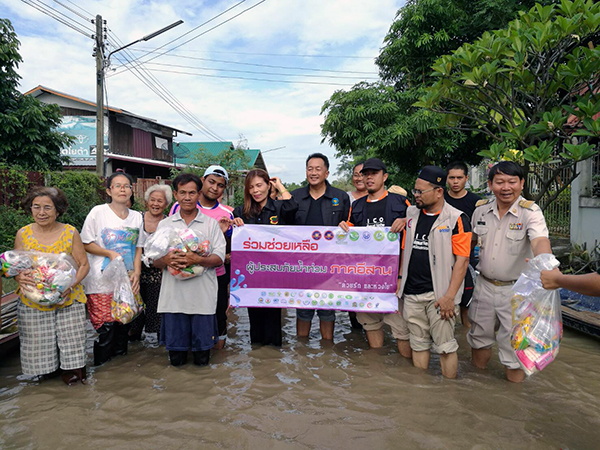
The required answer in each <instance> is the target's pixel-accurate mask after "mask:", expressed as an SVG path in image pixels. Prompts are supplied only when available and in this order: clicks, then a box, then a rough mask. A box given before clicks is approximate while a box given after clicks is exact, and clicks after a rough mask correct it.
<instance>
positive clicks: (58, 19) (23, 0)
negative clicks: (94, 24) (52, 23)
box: [21, 0, 92, 39]
mask: <svg viewBox="0 0 600 450" xmlns="http://www.w3.org/2000/svg"><path fill="white" fill-rule="evenodd" d="M21 1H22V2H23V3H25V4H26V5H29V6H31V7H32V8H35V9H37V10H38V11H40V12H41V13H43V14H46V15H47V16H49V17H51V18H53V19H54V20H56V21H58V22H60V23H62V24H63V25H66V26H68V27H69V28H72V29H73V30H75V31H77V32H78V33H81V34H83V35H84V36H86V37H88V38H90V39H92V35H91V34H88V33H86V32H85V31H84V30H82V29H81V28H78V27H76V26H74V25H73V24H71V23H69V22H67V21H65V20H63V19H61V18H60V17H58V16H56V15H54V14H52V13H51V12H50V11H48V10H45V9H44V8H41V7H39V6H38V5H36V4H34V3H31V2H30V1H27V0H21Z"/></svg>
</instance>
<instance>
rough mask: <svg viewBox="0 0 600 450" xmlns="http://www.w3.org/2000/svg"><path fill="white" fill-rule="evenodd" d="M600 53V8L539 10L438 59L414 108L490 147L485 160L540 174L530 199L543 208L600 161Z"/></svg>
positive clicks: (582, 4) (576, 4) (580, 3)
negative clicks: (599, 157)
mask: <svg viewBox="0 0 600 450" xmlns="http://www.w3.org/2000/svg"><path fill="white" fill-rule="evenodd" d="M599 44H600V3H595V2H593V1H591V0H588V1H585V0H575V1H568V0H562V1H561V4H560V5H547V6H542V5H540V4H538V5H536V6H535V7H533V8H532V9H531V10H530V11H529V12H527V13H521V14H520V17H519V19H517V20H514V21H513V22H511V23H510V24H509V26H508V27H507V28H506V29H503V30H499V31H494V32H486V33H484V34H483V36H482V37H481V38H480V39H478V40H477V41H475V42H474V43H473V44H465V45H463V46H462V47H460V48H459V49H457V50H456V51H455V52H454V53H452V54H451V55H446V56H443V57H442V58H440V59H439V60H438V61H437V62H436V63H435V65H434V66H433V69H434V71H435V72H434V74H433V75H434V77H435V79H436V82H435V84H434V85H433V86H431V87H429V88H428V89H427V91H426V94H425V95H424V96H423V99H422V100H421V101H419V102H418V103H417V104H416V106H421V107H425V108H428V109H429V110H431V111H434V112H437V113H440V114H443V115H444V124H445V125H446V126H448V127H451V128H452V129H455V130H463V131H466V132H476V133H480V134H483V135H485V136H487V137H488V138H489V139H491V141H493V144H492V145H491V146H489V147H488V148H487V149H485V150H483V151H481V152H480V153H479V155H480V156H484V157H488V158H490V159H492V160H499V159H512V160H515V161H518V162H520V163H521V164H522V165H523V167H524V168H525V169H526V171H529V170H530V169H532V170H531V173H532V176H533V177H534V178H533V179H531V180H530V183H529V186H528V188H529V189H528V194H529V197H530V198H533V199H534V200H536V201H538V202H540V203H541V204H542V207H544V206H546V205H548V204H549V203H550V202H551V201H553V200H554V199H556V198H557V197H558V196H559V195H560V193H561V192H562V191H563V190H564V189H566V188H567V187H568V186H569V185H570V183H571V181H572V180H574V179H575V177H577V175H578V173H577V171H576V170H575V164H576V163H577V162H578V161H582V160H585V159H587V158H590V157H591V156H593V155H594V154H596V153H597V142H598V138H599V137H600V101H599V98H598V93H599V88H600V73H599V72H598V68H599V67H600V49H599V48H598V45H599ZM559 174H560V176H559Z"/></svg>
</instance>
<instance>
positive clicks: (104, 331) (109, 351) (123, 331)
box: [94, 322, 130, 366]
mask: <svg viewBox="0 0 600 450" xmlns="http://www.w3.org/2000/svg"><path fill="white" fill-rule="evenodd" d="M129 327H130V324H127V325H123V324H122V323H120V322H106V323H104V324H102V326H101V327H100V328H98V329H97V330H96V332H97V333H98V339H97V340H96V342H94V365H95V366H99V365H101V364H104V363H105V362H107V361H108V360H110V359H111V358H112V357H113V356H117V355H126V354H127V343H128V341H129Z"/></svg>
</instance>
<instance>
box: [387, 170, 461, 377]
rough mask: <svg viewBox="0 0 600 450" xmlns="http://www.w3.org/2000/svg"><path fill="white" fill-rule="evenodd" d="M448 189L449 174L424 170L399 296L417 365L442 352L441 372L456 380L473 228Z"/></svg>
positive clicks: (417, 189) (407, 238)
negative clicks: (458, 326) (457, 334)
mask: <svg viewBox="0 0 600 450" xmlns="http://www.w3.org/2000/svg"><path fill="white" fill-rule="evenodd" d="M445 185H446V172H445V171H444V170H443V169H441V168H439V167H435V166H426V167H424V168H423V169H422V170H421V173H420V174H419V176H418V178H417V180H416V181H415V188H414V189H413V190H412V193H413V195H414V196H415V203H416V206H411V207H409V208H408V211H407V213H406V220H407V222H406V232H405V235H404V241H403V242H402V248H403V249H404V252H403V254H402V264H401V266H402V282H401V284H400V289H399V290H398V297H399V298H401V299H402V300H403V302H402V303H403V310H402V316H403V318H404V320H405V321H406V323H407V325H408V329H409V331H410V347H411V349H412V357H413V364H414V365H415V367H418V368H420V369H427V368H428V366H429V354H430V351H431V350H433V351H434V352H435V353H439V354H440V362H441V365H442V374H443V375H444V376H445V377H448V378H455V377H456V372H457V369H458V357H457V355H456V351H457V350H458V343H457V342H456V339H455V338H454V325H455V322H456V317H455V315H456V313H457V312H458V305H459V304H460V300H461V298H462V292H463V285H464V279H465V273H466V271H467V267H468V265H469V255H470V252H471V245H470V243H471V225H470V222H469V219H468V217H467V216H466V214H465V213H463V212H462V211H460V210H458V209H456V208H454V207H453V206H451V205H450V204H448V203H447V202H445V201H444V186H445Z"/></svg>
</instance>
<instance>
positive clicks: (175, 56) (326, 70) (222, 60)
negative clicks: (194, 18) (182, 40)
mask: <svg viewBox="0 0 600 450" xmlns="http://www.w3.org/2000/svg"><path fill="white" fill-rule="evenodd" d="M134 51H135V50H134ZM159 56H160V55H159ZM166 56H167V57H169V58H182V59H191V60H194V61H208V62H217V63H223V64H234V65H240V66H251V67H267V68H269V69H286V70H304V71H307V72H330V73H346V74H357V75H377V73H374V72H360V71H354V70H333V69H316V68H312V67H297V66H276V65H272V64H258V63H246V62H240V61H229V60H225V59H212V58H200V57H198V56H183V55H166ZM154 59H155V58H152V59H149V60H147V61H144V62H143V63H142V64H147V63H149V62H150V61H152V60H154ZM155 64H156V63H155ZM116 69H117V70H119V69H121V71H117V72H116V73H113V74H111V75H110V76H111V77H113V76H115V75H119V74H120V73H121V72H123V68H122V67H116Z"/></svg>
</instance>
